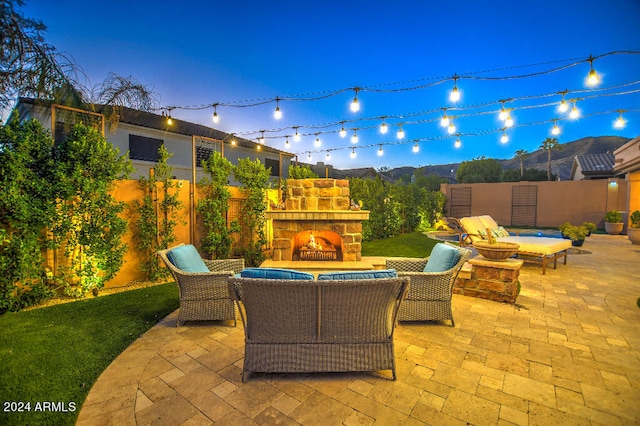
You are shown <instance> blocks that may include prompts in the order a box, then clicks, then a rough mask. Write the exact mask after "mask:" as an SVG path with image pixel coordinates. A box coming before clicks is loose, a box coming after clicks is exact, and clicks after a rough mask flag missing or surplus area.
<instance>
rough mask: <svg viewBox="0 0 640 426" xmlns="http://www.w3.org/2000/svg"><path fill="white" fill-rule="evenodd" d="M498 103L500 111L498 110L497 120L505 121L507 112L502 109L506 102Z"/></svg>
mask: <svg viewBox="0 0 640 426" xmlns="http://www.w3.org/2000/svg"><path fill="white" fill-rule="evenodd" d="M500 102H502V109H501V110H500V114H498V118H499V119H500V120H502V121H504V120H506V119H507V116H508V115H509V110H508V109H506V108H505V107H504V103H505V102H506V101H500Z"/></svg>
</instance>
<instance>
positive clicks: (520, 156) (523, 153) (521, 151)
mask: <svg viewBox="0 0 640 426" xmlns="http://www.w3.org/2000/svg"><path fill="white" fill-rule="evenodd" d="M527 154H529V152H528V151H527V150H526V149H519V150H517V151H516V155H515V156H514V157H513V158H518V159H519V160H520V177H524V158H525V157H526V156H527Z"/></svg>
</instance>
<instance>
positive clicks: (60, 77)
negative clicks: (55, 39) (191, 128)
mask: <svg viewBox="0 0 640 426" xmlns="http://www.w3.org/2000/svg"><path fill="white" fill-rule="evenodd" d="M23 5H24V1H23V0H0V34H2V44H3V46H2V49H0V70H2V72H0V111H1V110H3V109H5V110H6V109H7V108H8V107H10V106H11V104H12V103H13V102H14V101H15V99H16V98H17V97H19V96H26V97H33V98H36V99H45V100H51V101H54V102H56V103H60V104H63V105H67V106H72V107H76V108H84V109H92V110H95V105H94V104H96V103H101V104H103V105H105V108H104V110H103V111H102V112H103V113H105V115H107V117H108V118H111V119H113V118H115V117H117V114H118V109H119V107H122V106H127V107H131V108H135V109H141V110H147V111H148V110H150V109H152V108H153V107H154V106H155V103H156V99H155V94H154V93H153V92H152V91H151V90H149V89H148V88H147V87H145V86H143V85H142V84H140V83H139V82H137V81H136V80H135V79H134V78H133V77H120V76H118V75H115V74H109V75H108V76H107V78H106V79H105V81H104V82H103V83H102V84H99V85H97V86H95V87H93V88H92V87H90V85H83V84H81V83H80V82H79V81H78V78H77V77H78V76H79V75H84V73H83V72H82V70H81V68H80V67H79V66H78V65H77V64H75V63H74V62H73V61H72V60H70V59H69V58H67V57H66V56H64V55H62V54H60V53H59V52H58V51H57V50H56V48H55V47H54V46H51V45H50V44H47V43H46V41H45V39H44V32H45V31H46V29H47V27H46V26H45V25H44V24H43V23H42V22H41V21H38V20H35V19H31V18H26V17H25V16H23V15H22V13H20V11H19V10H18V9H19V8H20V7H21V6H23ZM110 121H111V120H110Z"/></svg>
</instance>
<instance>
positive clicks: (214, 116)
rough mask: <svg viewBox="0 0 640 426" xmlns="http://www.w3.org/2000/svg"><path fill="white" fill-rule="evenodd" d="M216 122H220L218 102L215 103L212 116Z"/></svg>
mask: <svg viewBox="0 0 640 426" xmlns="http://www.w3.org/2000/svg"><path fill="white" fill-rule="evenodd" d="M211 119H212V120H213V122H214V123H218V122H219V121H220V117H219V116H218V104H213V117H211Z"/></svg>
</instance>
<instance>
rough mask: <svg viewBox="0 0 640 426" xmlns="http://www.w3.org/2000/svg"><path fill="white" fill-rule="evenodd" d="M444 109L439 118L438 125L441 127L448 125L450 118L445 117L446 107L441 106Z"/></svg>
mask: <svg viewBox="0 0 640 426" xmlns="http://www.w3.org/2000/svg"><path fill="white" fill-rule="evenodd" d="M442 109H443V110H444V114H443V115H442V118H441V119H440V125H441V126H442V127H447V126H448V125H449V123H450V122H451V120H449V117H447V109H446V108H442Z"/></svg>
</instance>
